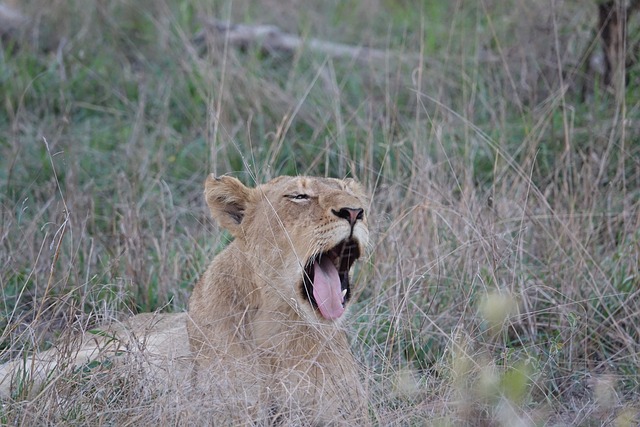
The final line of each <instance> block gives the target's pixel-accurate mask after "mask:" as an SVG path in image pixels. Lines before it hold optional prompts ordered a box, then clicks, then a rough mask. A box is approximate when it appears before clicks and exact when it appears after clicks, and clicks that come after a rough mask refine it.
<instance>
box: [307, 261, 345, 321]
mask: <svg viewBox="0 0 640 427" xmlns="http://www.w3.org/2000/svg"><path fill="white" fill-rule="evenodd" d="M313 266H314V275H313V297H314V298H315V299H316V303H317V304H318V308H319V309H320V314H322V316H323V317H324V318H325V319H328V320H335V319H337V318H338V317H340V316H342V313H344V307H343V306H342V288H341V286H340V275H339V274H338V269H337V268H336V266H335V265H333V262H331V260H330V259H329V257H322V260H321V261H320V263H318V261H315V263H314V265H313Z"/></svg>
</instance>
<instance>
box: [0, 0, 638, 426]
mask: <svg viewBox="0 0 640 427" xmlns="http://www.w3.org/2000/svg"><path fill="white" fill-rule="evenodd" d="M24 3H25V4H24V13H25V15H27V16H30V17H32V21H31V22H32V24H34V26H33V27H32V28H31V29H30V30H28V31H26V33H25V34H24V35H23V37H22V38H21V39H20V42H19V43H18V45H14V44H13V42H11V41H5V42H4V45H3V48H2V50H1V51H0V54H1V57H0V98H1V101H2V102H1V105H2V107H0V111H1V112H2V113H1V114H0V159H1V160H0V166H1V167H0V187H1V188H2V191H1V192H0V201H1V203H0V248H1V249H0V262H1V263H2V265H3V268H2V270H1V272H0V289H1V290H0V312H1V314H0V325H2V327H3V332H2V335H1V338H0V361H6V360H8V359H10V358H14V357H16V356H20V355H23V354H29V352H30V351H31V350H33V349H35V348H43V347H48V346H51V345H52V343H54V342H56V343H58V345H59V346H63V347H65V345H68V346H69V351H73V350H72V347H73V346H72V344H73V338H72V337H73V336H74V334H73V333H66V332H62V331H66V330H68V329H71V330H76V331H78V330H86V329H87V328H89V329H90V328H92V327H94V326H96V325H101V324H104V323H108V322H110V321H113V320H114V319H123V318H125V317H127V316H128V315H129V314H130V313H132V312H143V311H153V310H162V311H167V312H175V311H182V310H184V309H185V305H186V301H187V298H188V295H189V292H190V289H191V287H192V285H193V283H194V281H195V279H196V278H197V276H198V274H199V273H200V272H201V271H203V269H204V267H205V265H206V263H207V262H208V260H209V259H210V257H211V256H213V254H214V253H215V251H216V250H218V249H219V248H220V247H222V246H223V245H224V244H225V241H226V239H227V237H226V236H225V235H224V234H221V233H219V232H218V230H217V228H216V227H215V226H214V225H213V224H212V223H211V221H210V220H209V219H208V216H207V213H206V211H205V209H204V203H203V201H202V199H201V196H200V195H201V190H202V188H201V183H202V181H203V179H204V177H205V176H206V174H207V173H209V172H216V173H220V174H221V173H232V174H234V175H236V176H238V177H240V178H241V179H243V180H244V181H245V182H247V183H251V182H252V181H253V180H257V181H264V180H266V179H268V178H269V177H273V176H277V175H279V174H283V173H287V174H298V173H299V174H313V175H332V176H346V175H354V176H357V177H358V178H359V179H360V180H362V181H363V182H364V183H365V184H366V185H367V186H368V188H370V189H371V191H372V193H373V194H374V198H373V202H372V206H371V217H372V219H373V228H374V230H373V231H374V232H375V234H374V236H375V244H374V245H373V246H372V249H371V252H370V253H369V254H368V257H367V259H366V261H365V262H364V264H363V265H361V266H360V268H359V270H358V272H357V275H356V284H357V290H358V291H357V295H356V301H357V303H356V305H355V307H354V308H353V310H352V315H351V320H350V325H349V326H350V328H351V330H352V331H353V336H354V339H353V349H354V352H355V353H356V355H357V357H358V359H359V360H360V361H361V362H362V364H363V365H364V367H366V369H367V372H368V375H367V378H366V379H365V385H366V387H367V388H368V390H369V392H370V396H371V414H372V417H373V419H374V420H375V423H376V424H379V425H416V424H422V423H424V422H427V423H429V424H442V425H452V424H454V425H458V424H467V425H505V426H506V425H509V426H510V425H545V424H554V425H563V424H564V425H601V424H616V425H635V424H638V422H639V417H640V415H639V414H640V407H638V406H637V402H638V401H639V400H640V384H639V383H638V378H640V360H639V356H638V354H639V350H640V349H639V347H638V343H639V342H640V336H638V330H639V328H638V313H639V312H640V298H639V295H638V292H639V291H638V289H640V275H639V274H638V271H640V265H639V263H640V261H639V259H640V232H639V231H638V230H640V161H639V159H640V143H639V142H638V135H640V112H639V108H640V97H639V96H638V92H637V87H638V75H639V74H638V70H631V72H630V74H629V77H628V78H629V79H630V81H629V84H628V86H627V91H626V93H624V94H618V95H617V96H616V95H614V94H611V93H609V92H608V91H607V90H606V88H601V87H599V86H598V85H597V84H596V85H595V89H594V92H593V93H592V94H591V95H590V96H589V97H588V99H587V100H581V99H580V97H579V96H578V92H579V86H580V84H581V79H582V74H581V71H582V70H583V69H584V68H583V67H584V64H585V62H586V61H588V58H585V57H584V53H585V51H588V50H587V48H588V46H586V44H587V43H589V42H590V41H591V39H590V32H591V31H592V30H593V28H592V27H593V24H594V20H595V14H594V11H595V6H594V7H593V9H594V10H591V9H589V8H588V7H583V5H582V4H580V5H578V4H573V3H571V2H562V1H550V2H548V1H543V0H539V1H534V2H513V1H506V0H504V1H483V2H477V3H476V2H466V1H458V2H451V4H447V6H443V5H440V6H437V5H432V4H431V3H429V2H425V3H424V4H423V5H422V6H420V7H418V10H415V6H414V5H413V4H412V3H411V2H385V1H373V0H370V1H369V0H364V1H353V2H344V4H342V3H340V4H336V3H331V2H322V1H316V2H312V3H307V2H305V4H304V6H303V5H302V3H301V2H298V1H289V2H286V3H282V2H269V4H264V5H262V6H256V5H255V4H254V2H244V1H240V0H237V1H234V2H228V3H226V2H220V3H216V4H211V3H210V2H204V1H199V0H184V1H182V2H170V1H168V0H165V1H158V2H153V1H144V2H133V1H126V0H118V1H113V2H100V1H86V0H85V1H81V2H80V1H73V0H68V1H54V2H38V1H35V0H34V1H28V2H24ZM435 3H438V2H435ZM442 4H445V3H442ZM202 16H217V17H222V18H227V17H230V18H231V19H232V20H234V21H236V22H247V23H251V22H257V23H272V24H276V25H279V26H280V27H282V28H284V29H285V30H287V31H293V32H296V33H299V34H302V35H309V36H312V37H321V38H326V39H329V40H332V41H339V42H345V43H353V44H361V43H362V44H367V45H370V46H372V47H376V48H379V49H388V51H389V57H388V60H387V61H383V62H371V63H367V64H362V63H358V62H355V61H348V60H332V59H330V58H324V57H318V56H316V55H314V54H313V53H311V52H307V51H303V52H300V53H299V54H298V55H295V56H293V57H272V56H268V55H265V54H264V53H262V52H260V50H259V49H252V48H248V49H247V50H246V51H237V50H234V49H230V48H228V47H227V48H225V46H224V44H220V43H216V42H215V41H212V40H209V41H208V43H207V47H206V48H198V47H196V46H194V45H193V44H192V43H191V38H192V36H193V35H194V34H196V33H197V31H198V30H199V29H200V27H201V25H200V21H199V17H202ZM363 28H364V29H363ZM593 49H597V46H593ZM407 52H409V53H419V54H420V55H421V56H422V60H416V61H413V62H411V61H401V60H398V55H399V54H401V53H407ZM65 348H66V347H65ZM137 366H138V365H136V364H135V363H130V364H127V366H126V368H125V367H121V368H117V369H116V368H113V367H112V366H111V365H110V364H109V363H105V361H104V360H102V359H100V360H96V361H95V363H93V364H90V365H87V366H86V367H85V368H86V369H82V370H80V371H78V372H76V373H75V376H73V377H72V379H73V380H69V379H66V380H63V379H57V377H54V378H52V380H51V382H50V385H49V386H48V388H46V390H45V392H43V393H36V394H35V395H34V394H30V393H29V387H28V385H29V384H28V381H27V382H25V383H24V384H22V385H23V387H22V386H19V387H17V388H16V393H15V395H14V398H13V399H10V400H7V401H3V402H2V404H1V405H2V406H0V423H3V424H5V423H6V424H22V425H33V424H123V425H125V424H142V425H149V424H162V425H165V424H170V423H173V424H200V423H204V422H207V421H209V420H211V418H212V417H214V416H215V414H216V413H217V411H219V410H220V407H219V406H216V404H217V403H219V402H212V401H210V400H207V399H206V398H199V399H194V398H193V396H189V395H188V393H186V392H185V391H184V390H183V391H181V392H176V393H158V392H157V391H155V392H152V391H150V390H149V388H145V386H144V384H143V383H141V381H140V380H139V376H137V375H136V372H138V371H137V370H136V369H137V368H136V367H137ZM123 370H125V371H123Z"/></svg>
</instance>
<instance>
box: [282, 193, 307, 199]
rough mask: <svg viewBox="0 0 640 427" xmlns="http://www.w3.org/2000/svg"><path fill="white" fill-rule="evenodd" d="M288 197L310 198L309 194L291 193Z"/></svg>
mask: <svg viewBox="0 0 640 427" xmlns="http://www.w3.org/2000/svg"><path fill="white" fill-rule="evenodd" d="M287 197H288V198H289V199H291V200H308V199H309V195H308V194H289V195H287Z"/></svg>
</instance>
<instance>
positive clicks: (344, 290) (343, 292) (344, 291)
mask: <svg viewBox="0 0 640 427" xmlns="http://www.w3.org/2000/svg"><path fill="white" fill-rule="evenodd" d="M345 295H347V290H346V289H343V290H342V300H343V301H344V297H345Z"/></svg>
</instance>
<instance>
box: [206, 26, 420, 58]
mask: <svg viewBox="0 0 640 427" xmlns="http://www.w3.org/2000/svg"><path fill="white" fill-rule="evenodd" d="M204 27H205V28H204V30H203V31H201V32H200V33H198V34H197V35H196V37H195V38H194V42H195V43H196V45H199V46H202V45H203V44H204V43H205V41H207V40H208V39H209V38H211V39H213V41H214V42H216V43H220V44H222V43H224V42H226V43H228V44H229V45H230V46H235V47H237V48H240V49H247V48H249V47H250V46H257V47H259V48H260V49H262V50H263V51H264V52H266V53H268V54H270V55H274V54H287V55H291V54H294V53H296V52H298V51H300V50H301V49H303V48H306V49H307V50H310V51H312V52H315V53H319V54H322V55H326V56H329V57H331V58H349V59H355V60H358V61H370V60H384V59H387V58H389V56H390V52H389V51H385V50H380V49H373V48H369V47H364V46H353V45H348V44H343V43H333V42H328V41H325V40H320V39H315V38H309V39H303V38H300V37H298V36H296V35H294V34H290V33H286V32H284V31H282V30H281V29H280V28H278V27H276V26H274V25H245V24H232V23H230V22H225V21H220V20H217V19H207V20H205V21H204ZM392 56H394V58H396V59H404V60H419V59H420V56H419V55H415V54H410V55H396V54H392ZM398 57H400V58H398Z"/></svg>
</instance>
